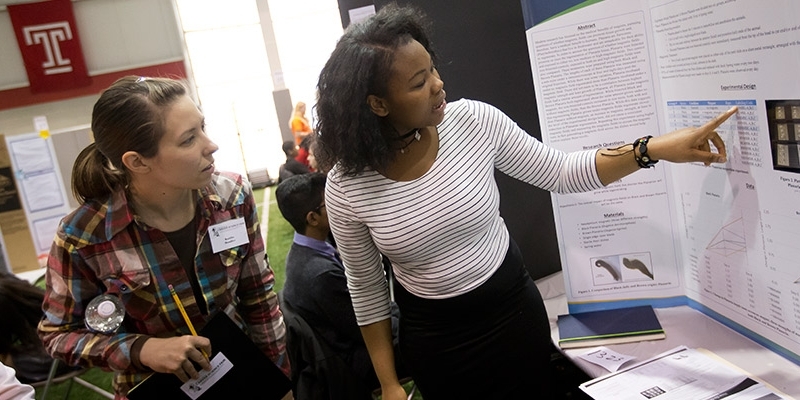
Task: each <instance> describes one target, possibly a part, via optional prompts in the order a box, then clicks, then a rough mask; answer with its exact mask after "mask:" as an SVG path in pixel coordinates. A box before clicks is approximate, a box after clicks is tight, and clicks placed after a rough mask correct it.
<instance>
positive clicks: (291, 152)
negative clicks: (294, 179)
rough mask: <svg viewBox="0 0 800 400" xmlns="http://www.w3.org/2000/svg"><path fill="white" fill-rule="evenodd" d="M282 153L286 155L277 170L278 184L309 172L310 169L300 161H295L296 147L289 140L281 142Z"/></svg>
mask: <svg viewBox="0 0 800 400" xmlns="http://www.w3.org/2000/svg"><path fill="white" fill-rule="evenodd" d="M282 149H283V153H284V154H286V162H284V163H283V164H282V165H281V166H280V169H279V170H278V182H283V180H284V179H286V178H289V177H291V176H295V175H302V174H307V173H309V172H311V170H310V169H308V167H307V166H306V165H304V164H303V163H301V162H300V161H297V149H298V146H297V145H296V144H295V143H294V142H293V141H291V140H287V141H285V142H283V146H282Z"/></svg>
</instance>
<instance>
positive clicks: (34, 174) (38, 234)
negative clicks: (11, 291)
mask: <svg viewBox="0 0 800 400" xmlns="http://www.w3.org/2000/svg"><path fill="white" fill-rule="evenodd" d="M5 142H6V143H5V144H6V146H7V148H8V154H9V156H10V160H11V168H12V173H13V175H14V178H15V181H16V183H17V186H18V188H19V195H20V200H21V202H22V209H23V210H24V211H25V217H26V218H27V227H28V230H29V234H30V237H31V240H32V243H33V248H34V251H35V252H36V257H37V259H38V267H42V266H44V265H45V263H46V261H47V255H48V253H49V252H50V247H51V245H52V243H53V238H55V235H56V230H57V229H58V223H59V221H60V220H61V218H63V217H64V216H65V215H67V213H69V212H70V211H71V206H70V204H69V201H68V198H67V192H66V189H65V187H64V181H63V178H62V176H61V171H60V169H59V167H58V161H57V159H56V152H55V149H54V148H53V140H52V137H51V136H48V137H46V138H43V137H42V136H40V135H39V134H38V133H31V134H24V135H14V136H7V137H6V138H5ZM6 242H8V238H7V237H6ZM15 251H16V250H15V249H12V248H9V252H10V253H14V252H15ZM14 270H15V272H17V267H16V266H15V267H14ZM25 270H30V268H26V269H25Z"/></svg>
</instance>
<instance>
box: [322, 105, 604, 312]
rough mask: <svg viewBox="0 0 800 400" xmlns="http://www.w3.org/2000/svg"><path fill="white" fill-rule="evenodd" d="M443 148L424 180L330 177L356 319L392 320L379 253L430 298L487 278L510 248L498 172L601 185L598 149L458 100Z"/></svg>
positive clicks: (333, 221) (548, 184)
mask: <svg viewBox="0 0 800 400" xmlns="http://www.w3.org/2000/svg"><path fill="white" fill-rule="evenodd" d="M438 131H439V153H438V155H437V157H436V160H435V161H434V163H433V166H432V167H431V169H430V170H429V171H428V172H426V173H425V174H424V175H423V176H421V177H420V178H418V179H416V180H413V181H409V182H397V181H393V180H390V179H387V178H385V177H383V176H382V175H380V174H378V173H377V172H374V171H366V172H364V173H362V174H360V175H358V176H355V177H345V176H342V175H341V174H338V173H337V169H336V168H334V169H333V170H332V171H331V172H330V173H329V175H328V185H327V187H326V194H325V203H326V205H327V211H328V218H329V220H330V225H331V229H332V231H333V234H334V237H335V238H336V244H337V246H338V248H339V252H340V254H341V256H342V259H343V261H344V265H345V268H346V273H347V283H348V287H349V288H350V295H351V297H352V298H353V307H354V308H355V313H356V317H357V318H358V323H359V325H367V324H371V323H374V322H378V321H380V320H383V319H386V318H389V315H390V314H389V293H388V287H387V284H386V279H385V277H384V272H383V268H382V265H381V258H380V253H384V254H386V256H388V257H389V259H390V260H391V261H392V263H393V265H394V271H395V277H396V279H397V281H398V282H399V283H401V284H402V285H403V287H404V288H406V289H407V290H408V291H409V292H411V293H413V294H415V295H417V296H419V297H423V298H432V299H435V298H448V297H453V296H457V295H459V294H462V293H466V292H468V291H470V290H472V289H474V288H476V287H478V286H480V285H481V284H482V283H483V282H485V281H486V280H488V279H489V277H491V275H492V274H493V273H494V271H495V270H496V269H497V268H498V267H499V266H500V264H501V263H502V261H503V258H504V256H505V254H506V251H507V250H508V240H509V239H508V238H509V234H508V230H507V228H506V226H505V223H504V222H503V219H502V218H501V217H500V209H499V206H500V202H499V201H500V199H499V192H498V189H497V184H496V183H495V180H494V169H495V168H497V169H499V170H500V171H502V172H504V173H506V174H508V175H509V176H511V177H514V178H516V179H520V180H522V181H524V182H528V183H530V184H532V185H535V186H538V187H540V188H542V189H545V190H549V191H555V192H561V193H572V192H581V191H588V190H594V189H598V188H601V187H602V183H601V182H600V179H599V178H598V176H597V172H596V169H595V152H596V150H589V151H580V152H575V153H570V154H565V153H563V152H560V151H558V150H555V149H552V148H550V147H547V146H545V145H544V144H543V143H541V142H540V141H538V140H537V139H536V138H534V137H533V136H530V135H528V134H527V133H526V132H525V131H523V130H522V129H521V128H519V127H518V126H517V124H516V123H514V121H512V120H511V119H510V118H509V117H508V116H506V115H505V114H504V113H503V112H501V111H500V110H498V109H497V108H495V107H493V106H490V105H488V104H485V103H481V102H477V101H473V100H465V99H461V100H459V101H456V102H453V103H451V104H448V105H447V108H446V110H445V117H444V120H443V121H442V123H441V124H440V125H439V126H438Z"/></svg>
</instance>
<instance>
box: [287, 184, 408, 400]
mask: <svg viewBox="0 0 800 400" xmlns="http://www.w3.org/2000/svg"><path fill="white" fill-rule="evenodd" d="M325 179H326V178H325V175H324V174H321V173H319V172H312V173H309V174H303V175H295V176H292V177H290V178H288V179H286V180H285V181H283V182H281V183H280V184H279V185H278V188H277V189H276V191H275V197H276V200H277V203H278V208H279V209H280V211H281V214H283V217H284V218H285V219H286V220H287V221H289V223H290V224H291V225H292V227H293V228H294V229H295V234H294V242H293V243H292V246H291V248H290V249H289V253H288V254H287V255H286V282H285V284H284V287H283V294H282V295H283V301H284V302H285V303H288V306H289V307H290V308H291V309H293V310H294V311H295V312H296V313H297V314H299V315H300V316H301V317H302V318H303V319H305V320H306V322H308V324H309V325H310V326H311V328H312V329H313V330H315V331H316V333H317V336H318V337H321V338H322V340H324V341H325V342H326V343H327V344H328V346H330V347H331V348H332V349H333V350H334V351H335V352H337V353H338V354H339V355H340V357H342V358H343V359H344V360H345V361H346V362H347V363H348V364H349V365H350V366H352V370H353V372H354V373H355V375H356V376H357V377H358V378H359V379H361V380H362V382H363V383H364V384H365V385H366V387H368V388H370V390H371V389H375V388H378V387H380V384H379V382H378V379H377V377H376V376H375V372H374V370H373V368H372V363H371V362H370V359H369V353H368V352H367V348H366V345H365V344H364V339H363V337H362V336H361V330H360V329H359V327H358V324H357V323H356V316H355V313H354V311H353V303H352V301H351V300H350V293H349V291H348V289H347V279H346V278H345V274H344V266H343V265H342V263H341V261H340V260H339V258H338V252H337V251H336V248H335V247H334V245H333V243H332V237H331V233H330V227H329V225H328V214H327V212H326V210H325V194H324V191H325ZM392 307H393V316H392V331H393V334H394V337H395V338H397V322H398V315H399V313H398V312H397V306H396V305H395V304H392ZM395 342H396V340H395ZM290 346H291V344H290ZM395 358H396V360H399V356H398V357H395ZM398 363H399V361H398ZM402 373H403V368H400V369H398V374H402ZM401 377H402V375H401Z"/></svg>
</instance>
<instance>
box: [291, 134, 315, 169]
mask: <svg viewBox="0 0 800 400" xmlns="http://www.w3.org/2000/svg"><path fill="white" fill-rule="evenodd" d="M312 140H314V135H313V134H311V135H307V136H306V137H304V138H303V140H301V141H300V144H299V145H298V146H297V156H295V157H294V159H295V160H297V161H299V162H300V163H301V164H303V165H305V166H306V167H308V170H309V171H312V172H313V171H314V168H313V167H312V166H311V163H310V162H309V161H308V156H309V153H311V150H310V145H311V141H312Z"/></svg>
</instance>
